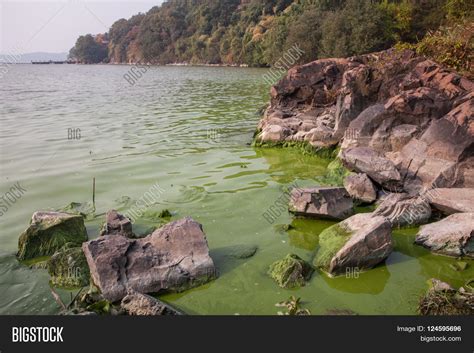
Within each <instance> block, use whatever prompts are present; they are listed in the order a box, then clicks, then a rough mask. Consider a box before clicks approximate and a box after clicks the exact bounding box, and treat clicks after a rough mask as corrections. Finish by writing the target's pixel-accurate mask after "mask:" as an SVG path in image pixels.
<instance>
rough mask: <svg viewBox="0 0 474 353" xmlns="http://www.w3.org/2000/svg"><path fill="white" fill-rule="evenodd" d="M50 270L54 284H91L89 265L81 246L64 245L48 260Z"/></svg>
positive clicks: (74, 285) (63, 285)
mask: <svg viewBox="0 0 474 353" xmlns="http://www.w3.org/2000/svg"><path fill="white" fill-rule="evenodd" d="M48 272H49V274H50V275H51V283H52V284H53V285H54V286H58V287H66V288H74V287H84V286H87V285H88V284H89V278H90V273H89V266H88V265H87V260H86V257H85V256H84V252H83V251H82V248H80V247H72V248H69V247H64V248H63V249H61V250H59V251H58V252H56V253H55V254H54V255H53V256H51V258H50V259H49V261H48Z"/></svg>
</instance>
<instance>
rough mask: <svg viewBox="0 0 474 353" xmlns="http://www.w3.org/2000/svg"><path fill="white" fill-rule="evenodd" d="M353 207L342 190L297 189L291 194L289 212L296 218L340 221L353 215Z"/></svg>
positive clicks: (330, 188) (348, 197) (323, 188)
mask: <svg viewBox="0 0 474 353" xmlns="http://www.w3.org/2000/svg"><path fill="white" fill-rule="evenodd" d="M353 206H354V205H353V202H352V198H351V197H350V196H349V194H348V193H347V191H346V189H344V188H338V187H316V188H306V189H299V188H298V189H293V190H292V192H291V199H290V204H289V211H290V212H292V213H294V214H295V215H297V216H305V217H315V218H329V219H337V220H342V219H345V218H347V217H350V216H351V215H353V214H354V209H353Z"/></svg>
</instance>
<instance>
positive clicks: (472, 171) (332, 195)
mask: <svg viewBox="0 0 474 353" xmlns="http://www.w3.org/2000/svg"><path fill="white" fill-rule="evenodd" d="M255 144H256V145H257V146H266V145H269V146H275V145H277V146H288V145H304V146H305V147H311V149H312V150H314V151H315V152H316V153H322V155H324V156H328V155H329V156H330V155H332V156H336V155H337V159H338V160H339V162H338V163H339V166H340V167H339V168H340V169H341V171H340V173H338V175H341V176H346V178H345V180H344V182H341V181H340V182H339V184H340V186H343V185H344V187H345V189H346V190H347V193H346V192H344V191H343V190H342V191H341V189H339V188H332V189H321V185H315V186H314V187H313V188H308V189H303V190H301V189H299V190H297V191H295V192H294V193H295V197H294V198H293V199H292V200H291V202H290V205H289V210H290V211H291V212H293V213H295V214H296V215H297V216H311V217H327V216H328V214H329V215H330V216H333V217H332V218H336V219H345V218H348V217H350V216H351V215H352V210H351V207H350V203H349V202H348V200H347V197H348V195H350V197H352V199H353V200H354V202H355V203H357V204H370V203H373V202H377V204H376V205H377V208H376V210H375V211H374V212H373V213H372V214H368V215H364V216H363V218H364V219H363V220H362V219H359V218H360V217H361V216H359V215H356V216H353V217H351V218H349V219H348V220H346V221H343V222H342V223H339V224H338V225H336V226H335V227H336V228H334V229H328V230H326V231H324V232H323V233H322V234H321V235H320V247H319V250H318V251H317V253H316V255H315V265H316V266H318V267H320V268H322V269H323V270H325V271H327V272H329V273H331V274H338V273H343V272H344V270H345V269H347V268H349V267H359V268H370V267H371V266H374V265H376V264H377V263H379V262H381V261H383V260H384V259H385V258H386V257H387V256H388V255H389V254H390V252H391V250H392V244H391V240H390V233H391V228H394V227H405V226H414V225H423V224H426V223H431V222H434V221H438V223H434V224H429V225H426V226H424V227H422V228H421V229H420V232H419V234H418V237H417V240H416V243H417V244H419V245H422V246H425V247H426V248H428V249H430V250H431V251H433V252H436V253H440V254H443V255H450V256H468V257H473V251H474V225H473V223H472V219H473V218H472V217H473V213H472V211H473V205H474V83H473V82H472V81H470V80H468V79H467V78H466V77H463V76H461V75H459V74H458V73H456V72H453V71H449V70H447V69H445V68H443V67H442V66H441V65H439V64H437V63H435V62H433V61H431V60H428V59H426V58H424V57H421V56H417V55H416V54H415V53H414V52H413V51H410V50H396V49H390V50H386V51H382V52H378V53H372V54H367V55H361V56H355V57H351V58H345V59H322V60H317V61H314V62H311V63H308V64H305V65H302V66H296V67H294V68H292V69H290V70H289V71H288V74H287V75H286V76H285V77H284V78H283V79H281V80H280V81H279V82H278V83H277V84H276V85H274V86H273V87H272V88H271V102H270V105H269V107H268V108H267V109H266V111H265V113H264V115H263V117H262V119H261V121H260V123H259V125H258V130H257V134H256V138H255ZM327 152H329V153H327ZM350 172H352V174H351V173H350ZM321 190H323V191H324V194H323V197H321V195H322V191H321ZM334 210H336V211H338V212H335V211H334ZM446 216H449V218H447V219H442V218H443V217H446ZM354 217H355V218H354ZM436 229H438V230H440V232H438V231H435V230H436Z"/></svg>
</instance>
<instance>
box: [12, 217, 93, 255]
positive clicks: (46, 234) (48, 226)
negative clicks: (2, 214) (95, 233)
mask: <svg viewBox="0 0 474 353" xmlns="http://www.w3.org/2000/svg"><path fill="white" fill-rule="evenodd" d="M85 241H87V231H86V227H85V225H84V218H83V217H82V216H80V215H72V214H68V213H64V212H48V211H38V212H35V213H34V214H33V216H32V217H31V222H30V225H29V227H28V228H27V229H26V230H25V231H24V232H23V233H22V234H21V235H20V238H19V240H18V253H17V257H18V259H19V260H28V259H33V258H37V257H42V256H51V255H53V254H54V253H55V252H56V251H58V250H59V249H61V248H62V247H63V246H64V245H66V244H67V243H69V244H70V245H75V246H81V245H82V243H83V242H85Z"/></svg>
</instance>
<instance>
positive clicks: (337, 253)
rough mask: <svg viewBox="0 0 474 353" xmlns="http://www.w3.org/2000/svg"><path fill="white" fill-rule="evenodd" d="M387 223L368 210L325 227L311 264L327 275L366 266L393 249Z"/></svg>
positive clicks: (376, 262) (374, 262) (366, 267)
mask: <svg viewBox="0 0 474 353" xmlns="http://www.w3.org/2000/svg"><path fill="white" fill-rule="evenodd" d="M391 234H392V233H391V225H390V222H389V221H388V220H387V219H385V218H384V217H381V216H374V215H373V214H371V213H361V214H356V215H355V216H352V217H350V218H348V219H346V220H345V221H343V222H340V223H338V224H336V225H334V226H331V227H329V228H327V229H325V230H324V231H323V232H322V233H321V234H320V235H319V248H318V250H317V253H316V256H315V258H314V262H313V264H314V265H315V266H316V267H318V268H320V269H321V270H323V271H325V272H327V273H329V274H330V275H340V274H343V273H345V272H346V271H347V270H354V269H357V270H363V269H369V268H372V267H374V266H376V265H377V264H379V263H380V262H382V261H384V260H385V259H386V258H387V257H388V256H389V255H390V253H391V252H392V250H393V243H392V237H391Z"/></svg>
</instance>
